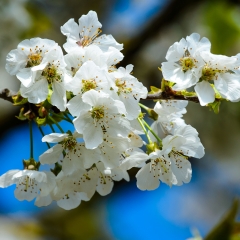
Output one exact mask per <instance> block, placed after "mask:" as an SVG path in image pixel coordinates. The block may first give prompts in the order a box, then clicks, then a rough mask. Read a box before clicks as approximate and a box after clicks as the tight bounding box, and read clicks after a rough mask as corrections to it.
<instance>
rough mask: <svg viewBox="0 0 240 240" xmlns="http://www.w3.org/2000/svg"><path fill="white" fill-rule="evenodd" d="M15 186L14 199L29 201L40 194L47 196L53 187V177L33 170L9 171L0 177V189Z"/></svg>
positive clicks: (50, 174) (47, 173)
mask: <svg viewBox="0 0 240 240" xmlns="http://www.w3.org/2000/svg"><path fill="white" fill-rule="evenodd" d="M13 184H16V189H15V191H14V195H15V197H16V198H17V199H18V200H20V201H22V200H27V201H31V200H33V199H34V198H35V197H37V196H38V194H40V196H43V197H44V196H47V195H48V194H49V193H50V192H51V191H52V189H53V188H54V186H55V176H54V175H53V173H51V172H39V171H33V170H10V171H8V172H6V173H5V174H3V175H2V176H1V177H0V187H1V188H5V187H8V186H11V185H13Z"/></svg>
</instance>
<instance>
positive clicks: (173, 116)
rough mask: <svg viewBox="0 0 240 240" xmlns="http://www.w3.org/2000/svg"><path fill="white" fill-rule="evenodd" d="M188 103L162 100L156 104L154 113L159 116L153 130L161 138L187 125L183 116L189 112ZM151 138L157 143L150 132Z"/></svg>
mask: <svg viewBox="0 0 240 240" xmlns="http://www.w3.org/2000/svg"><path fill="white" fill-rule="evenodd" d="M187 104H188V102H187V101H176V100H162V101H159V102H157V103H156V104H155V106H154V111H155V112H156V113H157V114H158V119H157V120H156V121H154V122H153V123H152V125H151V128H152V130H153V131H154V132H155V133H156V134H157V136H159V137H160V138H163V137H165V136H166V135H168V134H170V133H171V132H172V129H173V128H176V127H177V126H181V125H185V122H184V120H183V119H181V117H182V115H183V114H185V113H186V112H187V111H186V109H185V107H186V106H187ZM149 135H150V138H151V139H152V140H153V141H156V138H155V137H154V136H153V135H152V133H151V132H149Z"/></svg>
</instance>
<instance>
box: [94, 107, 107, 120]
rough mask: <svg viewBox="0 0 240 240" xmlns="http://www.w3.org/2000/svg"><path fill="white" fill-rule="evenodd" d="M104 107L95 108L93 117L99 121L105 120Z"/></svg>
mask: <svg viewBox="0 0 240 240" xmlns="http://www.w3.org/2000/svg"><path fill="white" fill-rule="evenodd" d="M103 108H104V107H103V106H101V107H94V108H93V109H92V111H91V117H92V118H94V119H97V120H100V119H101V118H104V109H103Z"/></svg>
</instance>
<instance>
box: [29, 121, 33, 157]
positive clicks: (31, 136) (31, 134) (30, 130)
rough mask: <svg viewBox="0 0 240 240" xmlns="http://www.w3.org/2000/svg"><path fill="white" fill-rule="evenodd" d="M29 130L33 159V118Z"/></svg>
mask: <svg viewBox="0 0 240 240" xmlns="http://www.w3.org/2000/svg"><path fill="white" fill-rule="evenodd" d="M29 132H30V159H33V132H32V121H31V120H29Z"/></svg>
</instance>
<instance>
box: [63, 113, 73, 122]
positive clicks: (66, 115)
mask: <svg viewBox="0 0 240 240" xmlns="http://www.w3.org/2000/svg"><path fill="white" fill-rule="evenodd" d="M64 116H65V117H66V118H67V119H68V120H69V121H70V122H71V123H72V119H71V118H70V117H69V116H68V114H67V113H64Z"/></svg>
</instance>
